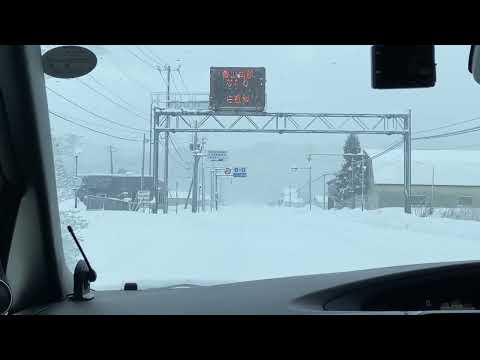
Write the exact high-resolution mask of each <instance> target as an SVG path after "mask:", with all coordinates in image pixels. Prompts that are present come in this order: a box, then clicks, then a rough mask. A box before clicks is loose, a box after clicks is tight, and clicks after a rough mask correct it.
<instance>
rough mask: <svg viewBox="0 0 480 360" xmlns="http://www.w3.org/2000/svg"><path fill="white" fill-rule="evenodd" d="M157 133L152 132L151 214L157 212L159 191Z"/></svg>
mask: <svg viewBox="0 0 480 360" xmlns="http://www.w3.org/2000/svg"><path fill="white" fill-rule="evenodd" d="M156 125H157V117H155V126H156ZM159 136H160V134H159V132H158V131H156V130H155V131H154V132H153V193H154V194H155V195H154V200H155V202H154V204H153V211H152V212H153V213H154V214H156V213H157V212H158V202H159V195H160V194H159V191H158V147H159V141H158V140H159Z"/></svg>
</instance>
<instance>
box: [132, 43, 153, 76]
mask: <svg viewBox="0 0 480 360" xmlns="http://www.w3.org/2000/svg"><path fill="white" fill-rule="evenodd" d="M125 50H127V51H128V52H129V53H130V54H132V55H133V56H135V57H136V58H137V59H138V60H140V61H141V62H142V63H143V64H145V65H146V66H147V67H149V68H151V69H153V70H157V68H156V67H155V65H152V64H151V63H149V62H148V61H147V60H145V59H144V58H141V57H140V56H138V55H137V54H136V53H135V52H133V51H132V50H131V49H130V48H128V47H127V46H126V47H125Z"/></svg>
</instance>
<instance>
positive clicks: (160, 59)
mask: <svg viewBox="0 0 480 360" xmlns="http://www.w3.org/2000/svg"><path fill="white" fill-rule="evenodd" d="M144 47H145V50H146V51H148V52H149V54H151V55H152V57H153V58H154V59H156V60H157V62H159V63H164V64H166V63H167V61H165V60H164V59H162V58H161V57H160V56H158V55H157V54H155V53H154V52H153V50H151V49H149V48H148V47H147V46H144Z"/></svg>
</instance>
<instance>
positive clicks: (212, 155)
mask: <svg viewBox="0 0 480 360" xmlns="http://www.w3.org/2000/svg"><path fill="white" fill-rule="evenodd" d="M207 158H208V160H210V161H224V160H227V158H228V153H227V151H223V150H209V151H208V152H207Z"/></svg>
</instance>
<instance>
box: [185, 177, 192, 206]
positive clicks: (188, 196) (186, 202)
mask: <svg viewBox="0 0 480 360" xmlns="http://www.w3.org/2000/svg"><path fill="white" fill-rule="evenodd" d="M192 186H193V179H192V181H190V188H189V189H188V195H187V199H186V200H185V209H186V208H187V207H188V200H190V194H191V193H192Z"/></svg>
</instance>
